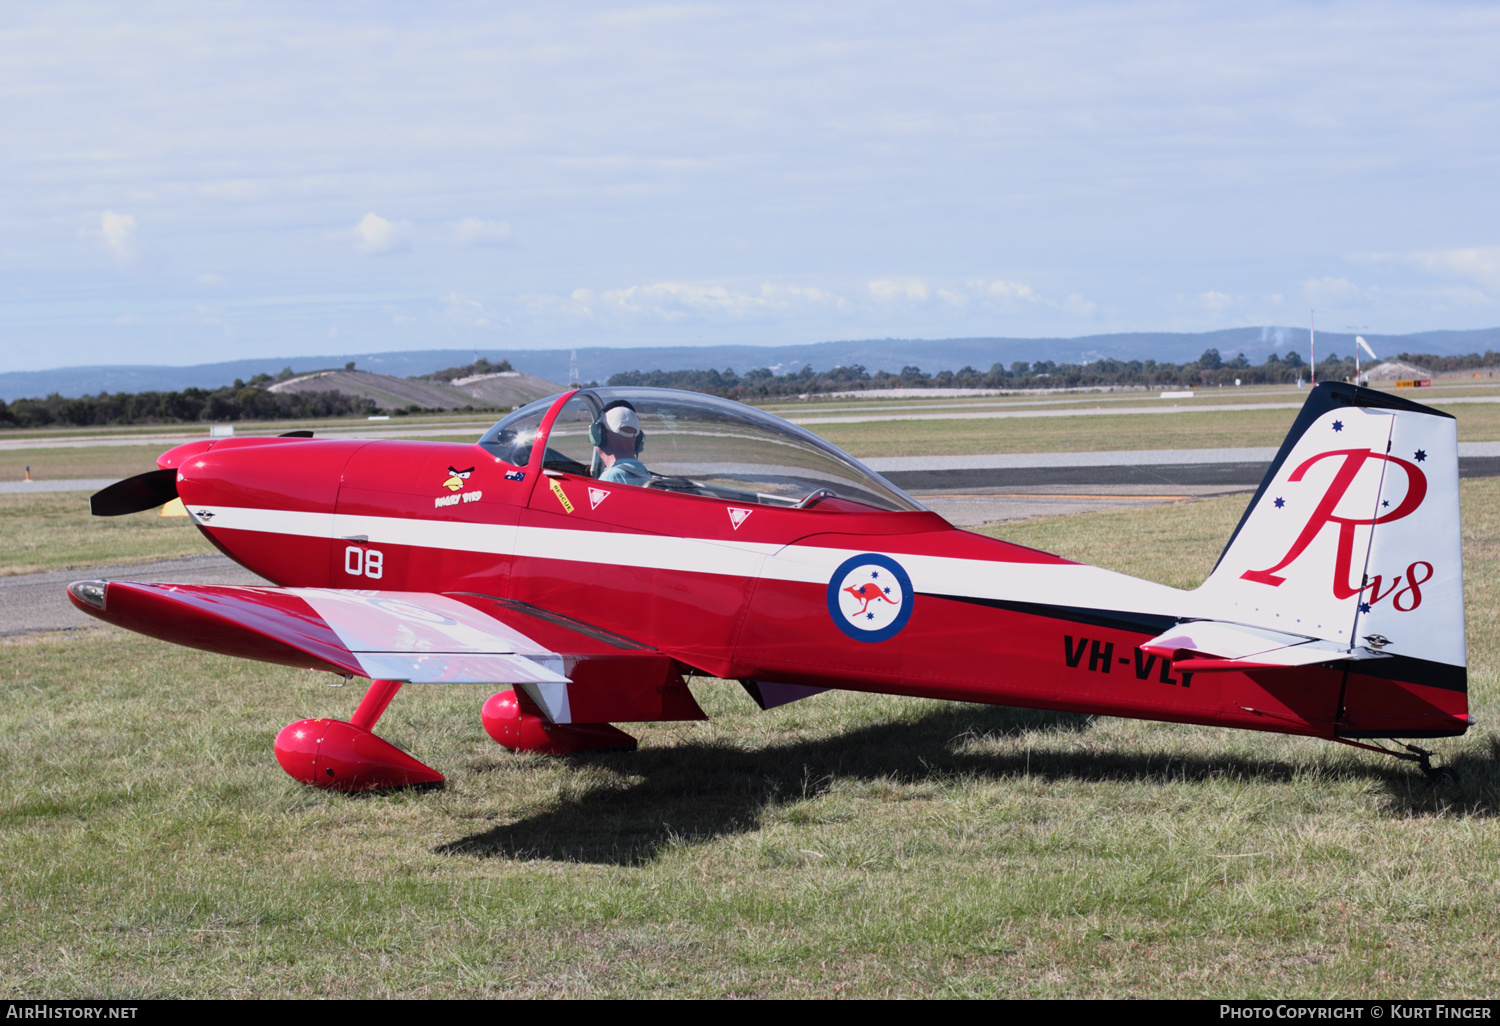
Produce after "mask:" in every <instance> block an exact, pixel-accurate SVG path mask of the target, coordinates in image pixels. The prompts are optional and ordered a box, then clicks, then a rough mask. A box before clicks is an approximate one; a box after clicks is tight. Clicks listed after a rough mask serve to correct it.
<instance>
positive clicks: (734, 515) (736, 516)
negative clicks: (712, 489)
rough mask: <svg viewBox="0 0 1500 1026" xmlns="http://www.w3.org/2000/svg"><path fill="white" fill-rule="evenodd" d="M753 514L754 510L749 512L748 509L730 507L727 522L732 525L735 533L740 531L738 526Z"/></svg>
mask: <svg viewBox="0 0 1500 1026" xmlns="http://www.w3.org/2000/svg"><path fill="white" fill-rule="evenodd" d="M753 512H755V511H754V510H750V509H741V508H740V507H738V506H730V507H729V522H730V523H731V524H733V525H734V529H735V530H736V531H738V530H739V529H740V525H741V524H743V523H744V522H745V518H746V517H748V516H749V515H750V514H751V513H753Z"/></svg>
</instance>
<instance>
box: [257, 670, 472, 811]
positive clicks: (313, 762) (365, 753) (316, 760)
mask: <svg viewBox="0 0 1500 1026" xmlns="http://www.w3.org/2000/svg"><path fill="white" fill-rule="evenodd" d="M400 689H401V682H400V681H392V680H377V681H372V682H371V683H370V690H369V691H367V692H365V697H364V699H363V700H362V701H361V702H360V703H359V708H358V709H356V710H355V712H354V715H353V716H352V717H350V719H349V721H348V722H347V723H346V722H345V721H343V720H330V719H315V720H298V721H297V722H296V723H290V724H288V725H287V726H285V727H283V728H282V730H281V733H279V734H277V735H276V761H277V762H279V763H280V764H281V768H282V769H284V770H286V771H287V773H288V774H290V775H291V776H292V777H293V778H294V779H296V780H300V781H301V782H302V783H304V784H311V785H312V786H313V787H321V788H323V789H324V790H329V791H373V790H379V789H384V788H393V787H441V786H442V784H443V775H442V774H441V773H439V772H438V771H437V770H435V769H433V768H432V767H431V766H427V765H424V764H423V763H421V762H419V761H417V760H416V759H414V758H412V757H411V756H410V755H407V754H406V753H405V752H403V751H402V750H401V749H399V748H397V747H396V746H395V745H393V744H391V743H390V742H389V741H387V740H385V739H384V738H382V737H378V736H376V735H375V734H374V733H373V732H372V728H373V727H374V726H375V723H376V721H378V720H379V719H380V716H381V714H382V713H383V712H385V710H386V706H388V705H390V704H391V699H393V698H395V697H396V692H397V691H399V690H400Z"/></svg>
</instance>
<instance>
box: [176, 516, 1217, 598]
mask: <svg viewBox="0 0 1500 1026" xmlns="http://www.w3.org/2000/svg"><path fill="white" fill-rule="evenodd" d="M200 511H203V512H207V513H208V514H210V517H209V518H208V519H203V518H200V516H199V513H200ZM189 512H190V513H191V515H192V517H193V519H194V520H195V521H197V522H198V523H200V524H202V525H203V526H209V527H213V528H214V529H216V530H226V529H227V530H235V531H258V532H261V533H265V534H285V535H301V536H304V537H311V538H330V539H334V540H346V539H347V540H355V539H359V543H360V544H363V545H405V546H411V547H413V548H427V549H448V550H451V551H456V552H487V553H495V554H499V555H508V554H511V553H515V554H517V555H519V556H531V557H536V558H541V559H559V560H567V561H569V562H582V563H596V564H605V565H615V566H630V567H641V568H644V569H653V570H667V571H673V572H678V573H706V574H722V575H726V576H731V577H750V578H757V577H759V578H765V579H768V580H777V581H796V582H802V583H806V584H815V585H819V586H826V585H827V583H828V580H829V578H830V577H832V576H833V572H834V570H836V569H837V568H838V566H839V564H841V563H842V562H844V560H846V559H849V558H850V557H851V556H856V555H859V554H860V553H862V552H871V551H876V552H880V551H883V552H885V553H886V554H887V555H892V556H895V557H899V559H900V562H901V565H902V566H903V567H905V568H906V572H907V573H908V574H909V575H910V576H911V580H912V586H913V587H914V588H915V589H916V590H917V591H918V592H925V593H927V594H937V595H953V596H959V597H964V598H976V599H993V600H997V601H1010V602H1032V603H1039V604H1044V605H1065V606H1075V607H1077V606H1081V607H1087V608H1094V609H1120V610H1129V611H1131V612H1138V613H1148V614H1157V615H1163V616H1183V615H1187V609H1188V605H1189V593H1188V592H1184V591H1179V590H1178V589H1176V588H1169V587H1167V586H1166V585H1162V584H1154V583H1152V582H1150V581H1142V580H1139V579H1138V578H1134V577H1129V576H1126V575H1125V574H1118V573H1115V572H1114V571H1112V570H1103V569H1101V568H1099V567H1094V566H1084V565H1081V564H1073V563H1065V564H1055V563H1009V562H1003V561H998V560H983V559H964V558H961V557H955V556H924V555H912V554H909V553H903V552H901V551H899V550H883V549H881V548H880V546H879V544H878V543H879V542H880V541H881V540H882V539H880V538H875V537H872V538H871V539H870V541H871V542H872V544H871V546H870V547H869V548H867V549H843V548H837V549H835V548H825V547H821V546H813V545H782V544H776V543H767V542H735V541H718V540H714V539H710V538H678V537H671V536H667V535H655V534H632V533H627V532H623V531H621V532H615V531H575V530H568V529H564V528H546V527H515V526H509V527H505V526H499V525H495V524H470V523H459V522H454V521H443V520H421V519H408V518H405V517H368V516H347V515H343V514H331V513H301V512H295V511H292V510H274V509H254V508H248V507H231V506H207V507H205V506H193V507H190V508H189ZM366 539H367V540H366ZM1194 615H1197V616H1208V615H1212V614H1211V613H1208V612H1207V611H1203V610H1199V611H1195V613H1194Z"/></svg>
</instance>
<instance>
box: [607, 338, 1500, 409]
mask: <svg viewBox="0 0 1500 1026" xmlns="http://www.w3.org/2000/svg"><path fill="white" fill-rule="evenodd" d="M1494 355H1495V354H1488V353H1487V354H1486V357H1489V356H1494ZM1411 359H1412V360H1414V361H1415V360H1419V359H1422V360H1426V359H1430V358H1428V357H1411ZM1465 359H1467V358H1465ZM1474 359H1483V358H1481V357H1477V356H1476V357H1474ZM1496 360H1497V362H1500V356H1496ZM1317 370H1318V377H1319V378H1323V379H1328V378H1334V379H1339V378H1352V377H1353V376H1354V359H1353V357H1348V358H1340V357H1339V356H1338V355H1337V354H1335V353H1329V354H1328V356H1327V357H1326V358H1325V359H1323V360H1322V361H1320V362H1319V364H1318V368H1317ZM1307 376H1308V367H1307V363H1306V361H1305V360H1303V359H1302V355H1301V354H1300V353H1298V352H1297V351H1296V350H1292V351H1290V352H1288V353H1287V354H1286V355H1285V356H1277V355H1276V354H1275V353H1272V354H1271V355H1270V356H1269V357H1267V358H1266V362H1265V363H1262V364H1251V363H1250V362H1249V361H1248V360H1246V359H1245V356H1244V354H1243V353H1241V354H1237V355H1236V356H1235V357H1233V358H1232V359H1229V360H1225V359H1223V358H1222V357H1221V356H1220V355H1219V351H1218V350H1217V349H1208V350H1205V351H1204V353H1203V355H1202V356H1200V357H1199V358H1198V359H1197V360H1195V361H1193V362H1191V363H1158V362H1157V361H1156V360H1111V359H1105V360H1094V361H1091V362H1089V363H1054V362H1053V361H1051V360H1039V361H1036V362H1034V363H1032V362H1027V361H1024V360H1017V361H1016V362H1014V363H1012V364H1011V365H1010V366H1008V367H1007V366H1005V365H1003V364H999V363H997V364H994V365H993V366H991V367H990V369H989V370H987V371H981V370H976V369H974V368H973V367H964V368H962V369H960V370H957V371H950V370H945V371H938V372H937V373H936V374H926V373H923V371H922V369H921V368H920V367H914V366H908V367H903V368H902V369H901V372H900V373H899V374H892V373H890V372H889V371H883V370H879V371H876V372H875V373H873V374H871V373H870V372H869V371H867V370H866V369H865V368H864V367H862V366H860V365H859V364H855V365H853V366H850V367H835V368H833V369H832V370H828V371H814V370H813V369H812V367H811V366H810V365H809V366H806V367H803V368H802V369H801V370H800V371H795V372H793V373H790V374H783V375H777V374H775V373H773V372H772V371H771V370H770V369H768V368H765V367H762V368H760V369H758V370H752V371H748V372H746V373H745V374H743V375H741V374H736V373H735V372H734V370H733V369H732V368H731V369H725V370H722V371H718V370H706V371H704V370H678V371H660V370H658V371H626V372H623V373H620V374H615V375H613V376H611V377H610V379H609V383H610V384H611V385H656V386H663V387H667V388H684V389H691V390H692V391H695V392H709V393H712V394H713V395H719V396H724V397H725V398H729V399H760V398H770V397H774V396H790V395H816V394H819V393H826V392H846V391H858V390H864V389H869V390H876V389H885V388H1015V389H1022V388H1077V387H1088V386H1104V385H1120V386H1132V385H1134V386H1138V387H1142V388H1160V387H1187V388H1191V387H1204V386H1216V385H1232V384H1234V382H1235V381H1236V380H1237V379H1238V380H1239V381H1240V382H1241V383H1243V384H1246V385H1274V384H1290V383H1292V382H1294V381H1296V380H1297V379H1298V378H1303V379H1306V378H1307Z"/></svg>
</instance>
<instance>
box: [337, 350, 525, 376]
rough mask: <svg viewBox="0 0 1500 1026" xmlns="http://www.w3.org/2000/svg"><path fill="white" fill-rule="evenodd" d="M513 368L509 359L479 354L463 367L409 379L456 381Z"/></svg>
mask: <svg viewBox="0 0 1500 1026" xmlns="http://www.w3.org/2000/svg"><path fill="white" fill-rule="evenodd" d="M349 369H350V370H353V369H354V367H353V365H352V364H351V365H350V368H349ZM514 369H515V368H513V367H512V366H511V365H510V361H509V360H501V361H500V362H499V363H490V361H489V360H487V359H485V358H484V357H483V356H481V357H480V358H479V359H477V360H475V361H474V362H473V363H471V364H467V365H465V366H463V367H449V368H447V369H446V370H440V371H433V372H432V373H431V374H420V375H417V376H416V377H414V378H412V379H411V380H413V381H442V382H448V381H457V380H459V379H460V378H472V377H475V376H477V375H480V374H503V373H505V372H506V371H509V370H514Z"/></svg>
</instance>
